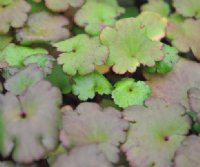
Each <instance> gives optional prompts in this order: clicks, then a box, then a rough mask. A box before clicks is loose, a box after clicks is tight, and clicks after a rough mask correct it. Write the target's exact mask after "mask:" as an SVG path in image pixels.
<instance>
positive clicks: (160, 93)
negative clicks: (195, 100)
mask: <svg viewBox="0 0 200 167" xmlns="http://www.w3.org/2000/svg"><path fill="white" fill-rule="evenodd" d="M188 67H189V68H188ZM198 76H200V64H199V63H196V62H194V61H190V60H186V59H184V58H180V59H179V61H178V62H177V64H176V65H175V66H174V69H173V71H172V72H170V73H168V74H166V75H148V74H146V75H145V77H146V78H147V79H148V80H149V81H147V84H148V85H149V86H150V87H151V90H152V96H154V97H160V98H163V99H165V100H166V101H168V102H170V103H180V104H182V105H184V106H185V107H186V108H187V109H189V106H188V98H187V91H188V90H189V89H190V88H200V78H199V77H198Z"/></svg>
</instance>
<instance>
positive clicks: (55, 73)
mask: <svg viewBox="0 0 200 167" xmlns="http://www.w3.org/2000/svg"><path fill="white" fill-rule="evenodd" d="M46 80H48V81H49V82H51V84H52V85H54V86H56V87H58V88H59V89H60V90H61V91H62V93H64V94H67V93H69V92H71V89H72V84H71V78H70V77H69V76H68V75H66V74H65V73H64V72H63V71H62V67H61V66H60V65H57V64H56V65H54V67H53V70H52V73H51V74H50V75H48V76H47V77H46Z"/></svg>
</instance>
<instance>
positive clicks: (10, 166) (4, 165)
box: [0, 161, 37, 167]
mask: <svg viewBox="0 0 200 167" xmlns="http://www.w3.org/2000/svg"><path fill="white" fill-rule="evenodd" d="M0 166H1V167H37V166H36V165H35V164H29V165H22V164H16V163H13V162H12V161H1V162H0Z"/></svg>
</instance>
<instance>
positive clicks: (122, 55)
mask: <svg viewBox="0 0 200 167" xmlns="http://www.w3.org/2000/svg"><path fill="white" fill-rule="evenodd" d="M135 20H136V19H135V18H128V19H122V20H119V21H117V23H116V25H115V28H110V27H107V28H105V29H104V30H103V31H102V33H101V35H100V39H101V42H102V43H103V44H104V45H105V46H107V47H108V48H109V57H108V60H107V64H108V65H112V66H113V71H114V72H115V73H118V74H124V73H126V72H131V73H133V72H135V71H136V68H137V67H138V66H139V65H140V64H143V65H147V66H153V65H154V64H155V61H159V60H161V59H162V58H163V52H162V50H161V48H162V44H161V43H160V42H156V41H152V40H150V39H149V38H148V37H147V36H146V35H145V34H144V32H142V30H141V24H140V21H135Z"/></svg>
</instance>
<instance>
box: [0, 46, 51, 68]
mask: <svg viewBox="0 0 200 167" xmlns="http://www.w3.org/2000/svg"><path fill="white" fill-rule="evenodd" d="M47 53H48V52H47V51H46V50H45V49H42V48H29V47H24V46H19V45H15V44H9V45H8V46H7V47H6V48H5V49H4V50H3V51H2V52H0V60H5V61H6V62H7V63H8V64H9V65H10V66H16V67H23V63H24V60H25V58H27V57H29V56H31V55H33V54H47Z"/></svg>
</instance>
